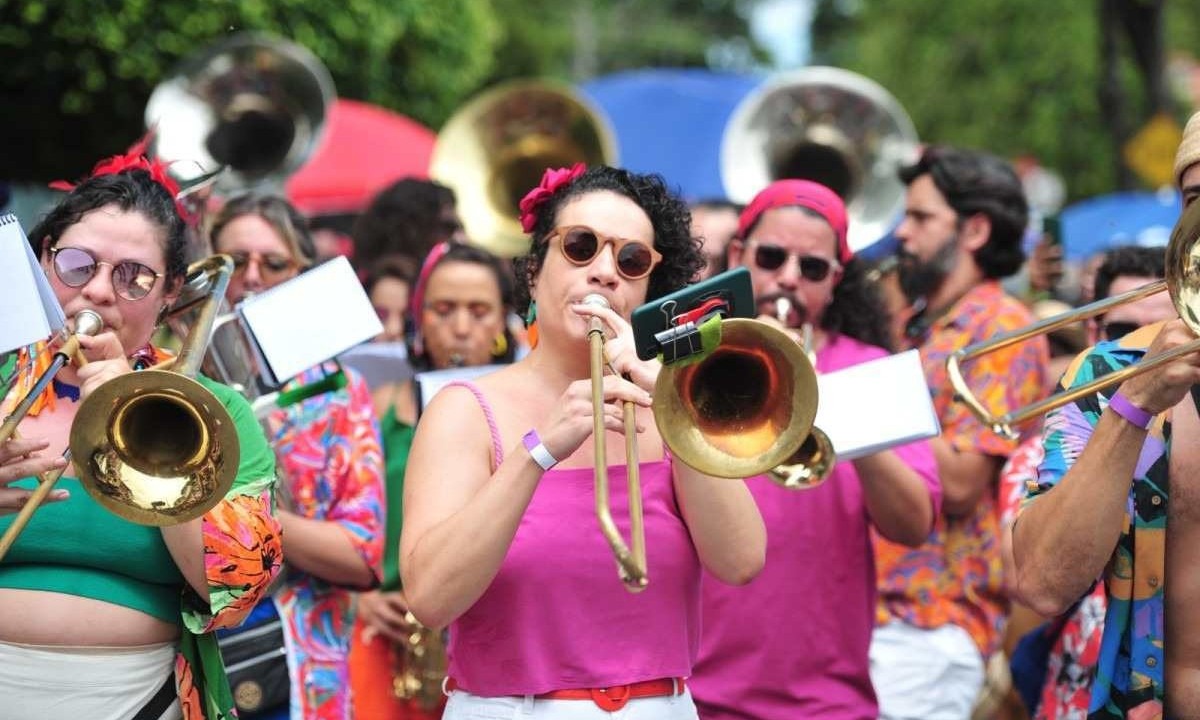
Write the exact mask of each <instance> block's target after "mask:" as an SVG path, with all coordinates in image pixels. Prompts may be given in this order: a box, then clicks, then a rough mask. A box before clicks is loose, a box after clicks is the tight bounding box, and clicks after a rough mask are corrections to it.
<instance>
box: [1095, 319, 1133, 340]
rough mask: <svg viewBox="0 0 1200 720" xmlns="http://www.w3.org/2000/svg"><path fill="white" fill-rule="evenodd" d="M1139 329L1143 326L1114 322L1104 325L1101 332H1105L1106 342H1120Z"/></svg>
mask: <svg viewBox="0 0 1200 720" xmlns="http://www.w3.org/2000/svg"><path fill="white" fill-rule="evenodd" d="M1139 327H1141V326H1140V325H1138V324H1137V323H1134V322H1128V321H1121V320H1113V321H1112V322H1106V323H1104V325H1102V326H1101V330H1102V331H1103V332H1104V339H1105V340H1120V339H1121V338H1123V337H1125V336H1126V335H1128V334H1129V333H1131V332H1133V331H1134V330H1137V329H1138V328H1139Z"/></svg>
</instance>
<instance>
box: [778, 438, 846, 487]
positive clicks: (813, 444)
mask: <svg viewBox="0 0 1200 720" xmlns="http://www.w3.org/2000/svg"><path fill="white" fill-rule="evenodd" d="M835 462H837V454H836V453H835V452H834V451H833V442H832V441H831V440H830V439H829V436H828V435H826V434H825V433H824V432H823V431H822V430H821V429H820V428H818V427H814V428H813V429H812V432H811V433H810V434H809V436H808V437H807V438H805V439H804V443H803V444H801V445H800V448H799V449H798V450H796V452H795V453H793V454H792V456H791V457H790V458H788V459H787V461H786V462H784V463H783V464H781V465H777V466H776V467H773V468H771V471H770V472H769V473H767V477H769V478H771V481H772V482H774V483H775V484H776V485H779V486H780V487H783V488H786V489H788V490H808V489H810V488H815V487H817V486H818V485H820V484H821V483H823V482H825V479H826V478H827V477H829V473H830V471H832V470H833V465H834V463H835Z"/></svg>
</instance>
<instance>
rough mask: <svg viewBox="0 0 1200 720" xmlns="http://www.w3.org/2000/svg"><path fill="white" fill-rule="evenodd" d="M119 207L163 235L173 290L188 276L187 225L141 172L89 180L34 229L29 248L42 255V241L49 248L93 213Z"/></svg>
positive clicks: (167, 195)
mask: <svg viewBox="0 0 1200 720" xmlns="http://www.w3.org/2000/svg"><path fill="white" fill-rule="evenodd" d="M106 205H116V206H117V207H119V208H120V209H121V210H122V211H124V212H136V213H138V214H140V215H141V216H142V217H144V218H146V220H148V221H149V222H150V223H151V224H153V225H155V226H157V227H158V228H159V229H161V230H162V232H163V237H162V240H163V257H164V258H165V259H166V270H165V271H164V272H163V275H165V276H166V280H167V288H168V289H170V288H174V287H176V286H177V285H178V283H180V282H182V281H183V278H184V276H185V275H186V274H187V236H186V234H185V229H186V225H185V223H184V221H183V218H181V217H180V216H179V210H178V209H177V208H176V206H175V198H174V197H172V196H171V193H170V192H169V191H167V189H166V188H164V187H163V186H162V185H160V184H158V182H156V181H155V180H154V178H152V177H151V176H150V173H149V172H147V171H145V170H142V169H140V168H139V169H131V170H122V171H121V172H119V173H111V174H108V175H97V176H94V177H89V178H87V179H86V180H84V181H83V182H81V183H79V184H78V185H76V186H75V188H74V189H73V190H71V192H70V193H68V194H67V196H66V197H64V198H63V199H62V200H60V201H59V203H58V204H57V205H55V206H54V208H53V209H52V210H50V212H48V213H47V214H46V216H45V217H43V218H42V219H41V221H40V222H38V224H37V225H35V226H34V227H33V231H32V232H31V233H30V234H29V244H30V245H31V246H32V247H33V251H34V253H35V254H37V255H40V254H41V252H42V241H43V240H46V239H47V238H48V239H49V240H50V247H54V246H55V245H57V244H58V240H59V238H61V237H62V235H63V233H65V232H66V231H67V228H69V227H71V226H72V225H74V224H75V223H77V222H79V221H80V220H82V219H83V216H84V215H87V214H88V213H90V212H91V211H93V210H97V209H99V208H102V207H105V206H106Z"/></svg>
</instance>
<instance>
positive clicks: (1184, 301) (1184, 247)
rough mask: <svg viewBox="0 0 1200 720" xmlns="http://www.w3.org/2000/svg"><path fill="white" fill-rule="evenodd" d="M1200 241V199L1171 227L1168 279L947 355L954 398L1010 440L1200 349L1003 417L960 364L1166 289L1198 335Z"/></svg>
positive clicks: (1150, 361) (1199, 344)
mask: <svg viewBox="0 0 1200 720" xmlns="http://www.w3.org/2000/svg"><path fill="white" fill-rule="evenodd" d="M1197 240H1200V203H1193V204H1192V205H1191V207H1189V208H1187V209H1186V210H1184V212H1183V215H1182V216H1180V218H1179V221H1178V222H1177V223H1176V224H1175V229H1174V230H1172V231H1171V240H1170V242H1169V243H1168V244H1167V250H1166V277H1164V278H1163V279H1162V280H1157V281H1155V282H1152V283H1148V284H1146V285H1143V286H1142V287H1140V288H1134V289H1133V290H1130V291H1128V292H1125V293H1121V294H1120V295H1116V296H1113V297H1111V298H1107V299H1104V300H1101V301H1098V302H1094V303H1091V304H1088V305H1085V306H1084V307H1081V308H1077V309H1075V310H1072V311H1070V312H1066V313H1062V314H1061V315H1056V316H1054V317H1051V318H1047V319H1045V320H1043V321H1041V322H1038V323H1034V324H1033V325H1030V326H1029V327H1027V328H1022V329H1020V330H1014V331H1012V332H1009V333H1005V334H1004V335H1001V336H999V337H997V338H994V339H992V340H988V341H985V342H981V343H975V344H974V345H969V346H967V347H965V348H962V349H960V350H957V351H955V352H954V353H952V354H951V355H950V357H949V358H947V359H946V374H947V376H948V378H949V380H950V385H951V386H952V387H953V388H954V393H955V399H956V400H958V401H960V402H962V403H963V404H965V405H966V406H967V407H968V408H969V409H970V411H971V413H972V414H973V415H974V416H975V417H976V418H978V419H979V421H980V422H982V423H984V424H986V425H988V426H989V427H990V428H991V429H992V431H993V432H995V433H997V434H1000V435H1003V436H1005V437H1008V438H1016V437H1017V433H1016V432H1014V430H1013V426H1014V425H1020V424H1021V423H1023V422H1025V421H1026V420H1029V419H1030V418H1034V417H1038V416H1040V415H1043V414H1045V413H1048V412H1050V411H1051V410H1054V409H1055V408H1059V407H1062V406H1063V405H1067V404H1070V403H1073V402H1075V401H1076V400H1078V399H1079V398H1082V397H1087V396H1089V395H1094V394H1095V393H1097V392H1099V391H1100V390H1103V389H1104V388H1107V387H1111V386H1113V385H1119V384H1120V383H1123V382H1125V381H1126V380H1128V379H1129V378H1131V377H1135V376H1137V375H1141V374H1142V373H1145V372H1148V371H1150V370H1153V369H1155V368H1158V367H1161V366H1163V365H1166V364H1167V363H1170V362H1174V361H1175V360H1178V359H1179V358H1181V357H1183V356H1185V355H1190V354H1192V353H1194V352H1197V351H1200V340H1194V341H1192V342H1190V343H1187V344H1186V345H1180V346H1179V347H1176V348H1173V349H1171V350H1168V351H1167V352H1164V353H1159V354H1157V355H1155V356H1153V357H1150V358H1146V359H1143V360H1142V361H1141V362H1138V363H1135V364H1133V365H1128V366H1126V367H1124V368H1121V369H1120V370H1117V371H1114V372H1111V373H1109V374H1107V375H1104V376H1102V377H1099V378H1096V379H1095V380H1092V381H1091V382H1089V383H1087V384H1085V385H1080V386H1079V387H1077V388H1072V389H1070V390H1064V391H1062V392H1058V393H1055V394H1053V395H1051V396H1050V397H1048V398H1044V399H1042V400H1040V401H1038V402H1035V403H1032V404H1030V405H1027V406H1025V407H1022V408H1017V409H1016V410H1012V411H1010V412H1008V413H1005V414H1003V415H996V414H994V413H992V412H991V411H990V410H988V408H986V407H985V406H984V405H983V403H982V402H980V400H979V398H978V397H976V396H975V394H974V393H972V392H971V388H970V387H968V386H967V382H966V380H965V378H964V377H963V374H962V369H961V365H962V363H964V362H967V361H969V360H973V359H975V358H977V357H979V356H981V355H986V354H988V353H991V352H995V351H996V350H1000V349H1001V348H1006V347H1009V346H1010V345H1015V344H1017V343H1019V342H1023V341H1025V340H1028V339H1029V338H1032V337H1036V336H1038V335H1043V334H1046V333H1049V332H1052V331H1054V330H1057V329H1058V328H1060V327H1064V326H1066V325H1070V324H1072V323H1076V322H1079V321H1081V320H1087V319H1090V318H1093V317H1096V316H1097V315H1103V314H1104V313H1105V312H1107V311H1109V310H1111V309H1112V308H1114V307H1116V306H1118V305H1124V304H1126V303H1131V302H1137V301H1138V300H1141V299H1142V298H1145V297H1148V296H1150V295H1154V294H1157V293H1160V292H1162V291H1163V290H1166V291H1167V292H1168V293H1170V295H1171V302H1172V303H1174V305H1175V310H1176V312H1178V313H1179V317H1180V318H1181V319H1182V320H1183V321H1184V323H1186V324H1187V326H1188V328H1189V329H1190V330H1191V331H1192V332H1193V333H1195V334H1197V335H1200V248H1198V247H1197Z"/></svg>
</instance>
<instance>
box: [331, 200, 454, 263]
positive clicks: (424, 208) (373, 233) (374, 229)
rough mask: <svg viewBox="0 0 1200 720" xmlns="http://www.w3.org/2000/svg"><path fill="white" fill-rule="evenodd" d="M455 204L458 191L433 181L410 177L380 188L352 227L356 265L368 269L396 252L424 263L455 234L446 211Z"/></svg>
mask: <svg viewBox="0 0 1200 720" xmlns="http://www.w3.org/2000/svg"><path fill="white" fill-rule="evenodd" d="M454 205H455V198H454V191H453V190H451V189H450V188H448V187H446V186H445V185H440V184H438V183H436V182H433V181H432V180H420V179H418V178H413V177H408V178H403V179H401V180H397V181H396V182H394V183H392V184H391V185H389V186H387V187H386V188H384V189H383V190H380V191H379V193H378V194H376V195H375V197H374V198H372V200H371V204H370V205H369V206H367V209H366V210H365V211H364V212H363V214H362V215H359V216H358V219H357V220H355V222H354V228H353V229H352V230H351V233H350V235H351V237H352V238H353V239H354V264H355V265H356V266H357V267H358V269H359V270H365V269H367V268H370V267H371V265H372V264H373V263H374V262H375V261H376V260H377V259H379V258H381V257H383V256H384V255H393V254H398V255H408V256H409V257H411V258H413V259H414V260H415V261H416V262H418V263H419V262H421V261H422V260H423V259H424V258H425V256H426V255H428V254H429V251H430V250H431V249H433V246H434V245H436V244H438V243H439V242H441V241H442V240H445V239H446V238H447V237H448V235H449V234H451V233H448V232H446V230H447V229H448V228H446V227H444V222H445V221H444V220H443V219H442V211H443V210H445V209H446V208H447V207H454ZM454 229H457V228H451V229H450V230H451V231H453V230H454Z"/></svg>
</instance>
